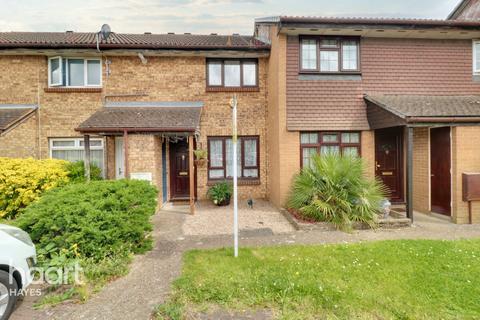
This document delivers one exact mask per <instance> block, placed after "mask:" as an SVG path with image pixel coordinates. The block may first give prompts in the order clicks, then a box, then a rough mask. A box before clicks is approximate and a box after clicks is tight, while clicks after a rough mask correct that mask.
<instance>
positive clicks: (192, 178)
mask: <svg viewBox="0 0 480 320" xmlns="http://www.w3.org/2000/svg"><path fill="white" fill-rule="evenodd" d="M193 144H194V141H193V135H190V136H188V166H189V178H190V179H189V180H190V181H189V188H188V192H189V196H190V214H192V215H194V214H195V166H194V164H193Z"/></svg>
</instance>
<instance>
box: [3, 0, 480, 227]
mask: <svg viewBox="0 0 480 320" xmlns="http://www.w3.org/2000/svg"><path fill="white" fill-rule="evenodd" d="M102 29H103V30H104V32H99V33H77V32H71V31H67V32H62V33H41V32H37V33H21V32H6V33H0V66H1V68H2V70H3V73H2V74H1V75H0V79H1V80H2V81H1V85H0V93H1V94H0V156H8V157H37V158H48V157H53V158H61V159H67V160H82V159H84V158H86V154H88V153H90V157H89V159H90V160H91V161H92V162H94V163H96V164H97V165H99V166H100V167H101V168H102V170H103V173H104V175H105V177H106V178H109V179H118V178H124V177H125V178H137V179H147V180H150V181H152V183H153V184H155V185H156V186H157V187H158V189H159V191H160V198H161V199H162V202H166V201H176V200H189V201H190V203H191V205H192V208H193V202H194V198H198V199H203V198H205V197H206V191H207V189H208V187H209V186H210V185H212V184H214V183H216V182H218V181H223V180H225V179H230V178H231V176H232V171H233V170H232V161H231V154H232V149H231V146H232V142H231V139H230V138H229V135H230V134H231V128H232V127H231V110H230V107H229V102H230V99H231V98H232V96H233V95H234V94H235V95H236V96H237V99H238V103H239V107H238V112H239V113H238V118H239V125H238V128H239V136H240V140H239V142H240V143H239V144H238V160H239V166H238V172H239V173H238V174H239V183H240V187H239V192H240V196H241V197H242V198H266V199H269V200H270V201H271V202H272V203H273V204H274V205H276V206H278V207H282V206H284V205H285V202H286V199H287V196H288V191H289V188H290V184H291V181H292V177H293V176H294V174H295V173H297V172H298V171H299V170H300V169H301V168H302V167H303V166H308V165H309V160H310V156H311V155H312V154H314V153H326V152H339V153H342V154H353V155H359V156H361V157H362V158H364V159H365V161H366V163H367V166H368V172H367V174H369V175H370V176H371V177H374V176H377V177H379V178H380V179H381V180H382V181H383V182H384V183H385V184H386V185H387V186H388V187H389V189H390V191H391V195H390V196H391V200H392V201H393V202H395V203H397V204H404V205H405V209H406V211H407V215H408V216H409V217H413V210H416V211H420V212H426V213H428V212H434V213H439V214H443V215H446V216H450V217H451V218H452V220H453V221H454V222H456V223H468V222H470V217H471V219H472V222H475V223H480V203H477V202H473V203H472V206H471V210H469V205H468V203H467V202H464V201H463V199H462V173H465V172H480V147H479V146H478V145H477V139H480V126H479V124H480V40H477V39H480V0H465V1H462V2H461V3H460V4H459V5H458V6H457V7H456V8H455V9H454V11H453V12H452V13H451V14H450V15H449V17H448V18H447V19H446V20H429V19H400V18H398V19H383V18H322V17H287V16H281V17H269V18H260V19H257V20H256V21H255V30H254V35H253V36H240V35H236V34H234V35H228V36H221V35H216V34H211V35H191V34H162V35H160V34H150V33H145V34H118V33H114V32H105V31H106V30H107V29H105V28H102ZM195 149H201V150H206V151H208V159H207V160H208V161H193V160H194V156H193V151H194V150H195ZM470 213H471V216H470Z"/></svg>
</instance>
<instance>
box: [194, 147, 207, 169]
mask: <svg viewBox="0 0 480 320" xmlns="http://www.w3.org/2000/svg"><path fill="white" fill-rule="evenodd" d="M193 154H194V155H195V164H196V165H197V166H201V165H204V164H205V163H206V162H207V161H208V160H207V157H208V152H207V150H204V149H197V150H194V151H193Z"/></svg>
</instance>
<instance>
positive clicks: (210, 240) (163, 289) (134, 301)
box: [11, 208, 480, 320]
mask: <svg viewBox="0 0 480 320" xmlns="http://www.w3.org/2000/svg"><path fill="white" fill-rule="evenodd" d="M186 218H187V216H186V214H185V213H183V212H176V211H175V208H173V209H170V210H169V211H160V212H159V213H158V214H157V215H155V216H154V218H153V222H154V224H155V232H154V236H155V240H156V242H155V247H154V250H152V251H151V252H149V253H147V254H145V255H142V256H137V257H136V258H135V259H134V261H133V263H132V266H131V271H130V273H129V274H128V275H127V276H125V277H123V278H120V279H118V280H116V281H114V282H112V283H110V284H109V285H107V286H106V287H105V288H104V289H103V290H102V291H101V292H99V293H98V294H96V295H95V296H94V297H92V298H91V299H90V300H88V301H87V302H86V303H84V304H71V303H67V304H63V305H60V306H57V307H55V308H50V309H46V310H33V308H32V301H31V300H29V299H26V300H25V301H24V302H23V303H21V304H20V305H19V306H18V308H17V310H16V312H15V313H14V315H13V317H12V318H11V319H13V320H18V319H29V320H30V319H36V320H43V319H69V320H77V319H89V320H91V319H116V320H122V319H128V320H131V319H136V320H141V319H145V320H147V319H150V317H151V313H152V311H153V309H154V307H155V306H156V305H158V304H160V303H162V302H164V301H165V299H166V298H167V295H168V292H169V290H170V285H171V282H172V281H173V280H174V279H175V278H176V277H177V276H178V275H179V273H180V270H181V256H182V253H183V252H184V251H186V250H189V249H193V248H217V247H224V246H231V245H232V239H231V236H230V235H213V236H212V235H210V236H207V235H200V236H188V235H184V234H183V231H182V226H183V225H184V223H185V219H186ZM188 218H191V217H188ZM241 235H242V233H241ZM461 238H480V225H474V226H469V225H454V224H451V223H448V222H446V221H444V220H439V219H436V218H432V217H429V216H425V215H421V214H416V222H415V224H414V226H413V227H411V228H406V229H398V230H377V231H372V230H363V231H356V232H354V233H351V234H349V233H343V232H339V231H309V232H302V231H292V232H289V233H280V234H274V233H273V234H272V233H264V232H262V229H259V230H258V232H255V231H254V232H248V233H243V236H241V238H240V245H243V246H265V245H285V244H322V243H335V242H358V241H372V240H386V239H461Z"/></svg>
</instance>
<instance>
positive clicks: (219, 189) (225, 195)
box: [207, 181, 233, 206]
mask: <svg viewBox="0 0 480 320" xmlns="http://www.w3.org/2000/svg"><path fill="white" fill-rule="evenodd" d="M232 193H233V188H232V184H231V183H228V182H226V181H223V182H219V183H217V184H215V185H214V186H212V187H210V189H208V192H207V195H208V197H209V198H210V199H211V200H212V202H213V203H214V204H215V205H217V206H228V205H229V204H230V198H231V197H232Z"/></svg>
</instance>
